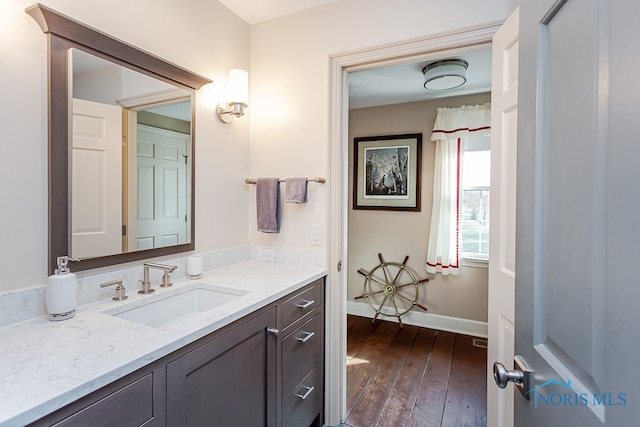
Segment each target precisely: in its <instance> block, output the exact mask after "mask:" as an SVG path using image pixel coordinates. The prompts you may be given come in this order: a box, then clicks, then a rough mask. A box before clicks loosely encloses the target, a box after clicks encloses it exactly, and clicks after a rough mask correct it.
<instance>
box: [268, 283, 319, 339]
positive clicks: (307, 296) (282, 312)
mask: <svg viewBox="0 0 640 427" xmlns="http://www.w3.org/2000/svg"><path fill="white" fill-rule="evenodd" d="M323 300H324V287H323V286H322V279H320V280H317V281H316V282H314V283H313V285H312V286H311V287H310V288H307V289H306V290H304V291H302V292H300V293H299V294H297V295H295V296H294V297H292V298H289V299H288V300H286V301H285V302H283V303H282V304H280V306H279V312H278V321H279V324H280V329H283V330H284V329H286V328H287V327H289V326H290V325H291V324H292V323H293V322H295V321H296V320H298V319H299V318H301V317H302V316H304V315H305V314H307V313H309V312H311V311H312V310H313V309H314V308H316V307H318V306H319V305H320V304H321V303H322V301H323Z"/></svg>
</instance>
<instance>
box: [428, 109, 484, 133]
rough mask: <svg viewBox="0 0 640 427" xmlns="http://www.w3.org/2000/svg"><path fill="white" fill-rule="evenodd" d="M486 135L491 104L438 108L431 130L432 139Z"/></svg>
mask: <svg viewBox="0 0 640 427" xmlns="http://www.w3.org/2000/svg"><path fill="white" fill-rule="evenodd" d="M470 133H473V135H472V136H473V137H480V136H488V135H490V134H491V104H490V103H486V104H484V105H472V106H471V105H469V106H464V107H458V108H438V115H437V116H436V122H435V124H434V125H433V132H431V140H432V141H436V142H437V141H446V140H456V139H458V138H468V137H469V134H470Z"/></svg>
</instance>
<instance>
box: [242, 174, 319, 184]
mask: <svg viewBox="0 0 640 427" xmlns="http://www.w3.org/2000/svg"><path fill="white" fill-rule="evenodd" d="M256 182H257V180H256V179H255V178H246V179H245V180H244V183H245V184H255V183H256ZM278 182H287V180H286V179H280V180H278ZM307 182H315V183H318V184H324V183H325V182H327V179H326V178H323V177H321V176H316V177H313V178H307Z"/></svg>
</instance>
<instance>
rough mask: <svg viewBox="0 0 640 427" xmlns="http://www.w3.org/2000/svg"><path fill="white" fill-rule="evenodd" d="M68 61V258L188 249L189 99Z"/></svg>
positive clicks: (85, 61) (90, 58)
mask: <svg viewBox="0 0 640 427" xmlns="http://www.w3.org/2000/svg"><path fill="white" fill-rule="evenodd" d="M70 62H71V64H72V66H71V69H72V76H73V77H72V79H71V88H70V92H71V93H72V100H71V101H72V121H71V122H72V127H71V132H70V138H71V141H70V144H71V153H72V154H71V163H70V166H71V217H70V219H71V230H70V231H71V248H70V249H71V252H70V255H71V256H72V257H75V258H88V257H92V258H93V257H99V256H107V255H114V254H119V253H124V252H131V251H139V250H148V249H155V248H158V247H163V246H174V245H179V244H185V243H189V242H190V241H191V233H190V231H191V230H190V224H191V215H190V199H191V197H190V196H191V192H190V188H191V174H190V171H191V165H192V161H191V155H190V153H191V150H190V148H191V116H192V113H191V94H190V93H189V92H188V91H187V90H185V89H181V88H176V87H175V86H173V85H171V84H168V83H165V82H163V81H161V80H158V79H155V78H153V77H150V76H147V75H145V74H142V73H139V72H138V71H135V70H132V69H130V68H126V67H123V66H121V65H118V64H114V63H113V62H109V61H106V60H104V59H102V58H98V57H96V56H94V55H91V54H88V53H86V52H84V51H82V50H79V49H76V48H73V49H71V52H70Z"/></svg>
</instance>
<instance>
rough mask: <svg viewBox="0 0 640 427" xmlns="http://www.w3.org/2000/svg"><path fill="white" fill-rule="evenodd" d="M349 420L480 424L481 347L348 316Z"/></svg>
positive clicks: (363, 425)
mask: <svg viewBox="0 0 640 427" xmlns="http://www.w3.org/2000/svg"><path fill="white" fill-rule="evenodd" d="M347 327H348V335H347V336H348V338H347V418H346V420H345V422H346V424H348V425H349V426H353V427H369V426H378V427H401V426H408V427H418V426H420V427H423V426H446V427H450V426H486V424H487V407H486V400H487V393H486V385H487V380H486V362H487V351H486V349H485V348H482V347H476V346H474V345H473V339H474V338H473V337H469V336H466V335H459V334H454V333H450V332H443V331H436V330H433V329H426V328H419V327H416V326H411V325H405V326H404V328H403V329H401V328H400V326H399V325H398V324H397V323H394V322H386V321H376V323H374V324H372V323H371V319H368V318H364V317H358V316H351V315H349V316H348V318H347Z"/></svg>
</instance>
